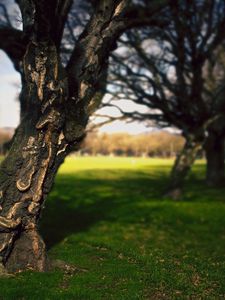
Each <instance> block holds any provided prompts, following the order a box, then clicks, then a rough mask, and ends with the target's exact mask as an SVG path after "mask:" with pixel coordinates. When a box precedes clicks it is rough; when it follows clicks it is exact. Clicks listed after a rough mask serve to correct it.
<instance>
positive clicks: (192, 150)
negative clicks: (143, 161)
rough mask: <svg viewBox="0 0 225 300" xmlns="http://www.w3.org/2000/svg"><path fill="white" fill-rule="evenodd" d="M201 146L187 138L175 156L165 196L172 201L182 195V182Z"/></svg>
mask: <svg viewBox="0 0 225 300" xmlns="http://www.w3.org/2000/svg"><path fill="white" fill-rule="evenodd" d="M201 147H202V144H201V143H200V142H198V141H195V140H194V139H193V138H188V139H187V140H186V143H185V145H184V147H183V149H182V151H181V152H180V153H179V154H178V155H177V158H176V160H175V163H174V166H173V168H172V171H171V175H170V183H169V188H168V191H167V193H166V195H167V196H170V197H172V198H173V199H179V198H180V196H181V193H182V187H183V184H184V180H185V179H186V177H187V175H188V173H189V171H190V169H191V167H192V165H193V163H194V161H195V159H196V157H197V154H198V152H199V150H200V149H201Z"/></svg>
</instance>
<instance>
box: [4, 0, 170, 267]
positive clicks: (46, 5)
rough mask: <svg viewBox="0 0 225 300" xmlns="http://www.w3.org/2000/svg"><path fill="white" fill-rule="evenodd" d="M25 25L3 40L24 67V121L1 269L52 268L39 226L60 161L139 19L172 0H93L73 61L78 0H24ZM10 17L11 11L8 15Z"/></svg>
mask: <svg viewBox="0 0 225 300" xmlns="http://www.w3.org/2000/svg"><path fill="white" fill-rule="evenodd" d="M16 2H17V4H18V6H19V8H20V11H21V14H22V22H23V31H20V30H17V29H15V28H13V27H11V26H9V23H10V20H9V19H8V17H7V11H6V10H5V9H4V10H3V12H4V16H5V20H6V21H7V22H6V23H7V25H6V24H3V26H2V27H1V28H0V38H1V39H0V48H1V49H3V50H4V51H5V52H6V53H7V54H8V56H9V57H10V58H11V60H12V62H13V63H14V66H15V68H16V70H17V71H19V72H20V74H21V80H22V91H21V94H20V103H21V123H20V125H19V126H18V128H17V130H16V133H15V136H14V138H13V143H12V146H11V149H10V151H9V154H8V156H7V157H6V159H5V160H4V161H3V163H2V164H1V167H0V213H1V215H0V263H1V265H2V267H1V269H2V270H3V269H4V268H5V269H7V270H10V271H18V270H23V269H28V268H29V269H34V270H39V271H44V270H46V268H47V262H46V250H45V244H44V242H43V240H42V238H41V237H40V235H39V233H38V229H37V224H38V220H39V217H40V212H41V208H42V204H43V202H44V200H45V198H46V196H47V194H48V193H49V191H50V189H51V186H52V184H53V180H54V177H55V174H56V172H57V170H58V167H59V166H60V164H61V163H62V162H63V160H64V158H65V157H66V155H67V154H68V153H70V151H71V150H73V149H74V147H76V145H77V144H79V142H80V141H81V140H82V138H83V136H84V131H85V127H86V124H87V121H88V118H89V115H90V112H91V111H93V110H94V109H95V107H96V106H97V105H98V101H96V99H97V98H98V97H96V96H97V95H98V92H99V91H101V90H102V86H104V84H105V82H104V78H105V72H106V69H107V66H108V57H109V54H110V51H111V50H112V49H113V48H114V47H115V41H116V40H117V38H118V37H119V36H120V34H121V33H122V32H123V31H124V30H126V29H127V28H130V27H132V26H140V25H145V24H148V25H149V24H151V22H152V20H151V17H152V16H153V15H154V14H155V13H156V12H158V11H159V10H160V9H162V7H164V6H165V4H166V3H167V1H151V2H150V3H149V4H148V9H147V10H146V9H145V8H144V7H143V6H142V5H139V4H132V1H128V0H116V1H112V0H100V1H90V3H91V4H92V8H93V12H92V15H91V17H90V19H89V21H88V22H87V24H86V25H85V28H84V30H83V32H82V34H81V35H80V36H79V38H78V40H77V41H76V43H75V45H73V49H72V54H71V56H70V58H69V61H68V63H67V64H66V65H63V64H62V61H61V58H60V51H61V44H62V43H61V42H62V38H63V31H64V27H65V23H66V20H67V17H68V13H69V11H70V9H71V6H72V4H73V1H72V0H58V1H54V0H49V1H43V0H38V1H37V0H17V1H16ZM3 19H4V18H3Z"/></svg>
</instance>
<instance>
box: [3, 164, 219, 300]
mask: <svg viewBox="0 0 225 300" xmlns="http://www.w3.org/2000/svg"><path fill="white" fill-rule="evenodd" d="M171 164H172V161H169V160H158V159H154V160H153V159H136V158H69V159H67V161H66V163H65V164H64V165H63V166H62V167H61V169H60V172H59V174H58V176H57V180H56V184H55V186H54V189H53V191H52V192H51V195H50V196H49V199H48V201H47V203H46V208H45V210H44V213H43V218H42V222H41V228H40V229H41V232H42V235H43V236H44V238H45V240H46V242H47V245H48V248H49V256H50V257H51V258H52V259H60V260H64V261H66V262H68V263H69V264H74V265H75V266H77V267H78V271H77V272H75V273H73V274H66V273H63V272H62V271H60V270H59V271H54V272H48V273H45V274H41V273H34V272H25V273H21V274H18V275H17V276H16V277H14V278H8V279H0V299H4V300H5V299H54V300H55V299H76V300H79V299H84V300H88V299H94V300H98V299H104V300H105V299H107V300H108V299H115V300H123V299H129V300H133V299H225V199H224V198H225V196H224V195H225V188H224V189H221V190H218V189H212V188H206V187H205V185H204V181H203V177H204V168H205V166H204V163H203V162H198V163H197V164H196V165H195V167H194V171H193V172H192V174H191V175H190V177H189V179H188V181H187V184H186V188H185V193H184V197H183V199H182V201H177V202H175V201H171V200H169V199H165V198H162V193H163V191H164V188H165V186H166V183H167V176H168V172H169V170H170V167H171Z"/></svg>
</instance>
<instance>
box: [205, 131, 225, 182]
mask: <svg viewBox="0 0 225 300" xmlns="http://www.w3.org/2000/svg"><path fill="white" fill-rule="evenodd" d="M204 149H205V153H206V161H207V167H206V182H207V184H208V185H209V186H221V185H223V184H224V182H225V165H224V154H225V152H224V150H225V149H224V137H223V136H221V135H220V134H219V135H218V134H217V133H216V132H213V131H211V132H209V135H208V137H207V139H206V142H205V146H204Z"/></svg>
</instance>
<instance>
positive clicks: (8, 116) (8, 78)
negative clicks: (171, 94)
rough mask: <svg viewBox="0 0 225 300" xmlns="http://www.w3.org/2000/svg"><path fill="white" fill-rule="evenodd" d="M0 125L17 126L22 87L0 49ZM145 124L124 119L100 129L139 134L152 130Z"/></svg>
mask: <svg viewBox="0 0 225 300" xmlns="http://www.w3.org/2000/svg"><path fill="white" fill-rule="evenodd" d="M0 82H1V85H0V127H16V126H17V125H18V123H19V102H18V101H17V98H18V94H19V89H20V76H19V73H18V72H16V71H15V70H14V68H13V65H12V63H11V61H10V60H9V58H8V57H7V56H6V55H5V53H4V52H3V51H1V50H0ZM123 106H124V107H126V110H128V111H129V110H132V109H133V108H134V107H133V106H132V104H131V103H129V102H127V103H126V102H125V103H123ZM103 113H104V114H112V115H114V116H115V115H116V112H115V110H114V109H113V108H108V109H107V110H105V111H103ZM150 130H151V129H150V128H147V127H146V125H145V124H141V123H138V122H132V123H129V124H127V123H125V122H124V121H115V122H114V123H111V124H108V125H105V126H103V127H101V128H100V129H99V131H100V132H106V133H116V132H127V133H130V134H139V133H143V132H147V131H150Z"/></svg>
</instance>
